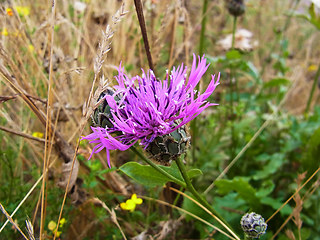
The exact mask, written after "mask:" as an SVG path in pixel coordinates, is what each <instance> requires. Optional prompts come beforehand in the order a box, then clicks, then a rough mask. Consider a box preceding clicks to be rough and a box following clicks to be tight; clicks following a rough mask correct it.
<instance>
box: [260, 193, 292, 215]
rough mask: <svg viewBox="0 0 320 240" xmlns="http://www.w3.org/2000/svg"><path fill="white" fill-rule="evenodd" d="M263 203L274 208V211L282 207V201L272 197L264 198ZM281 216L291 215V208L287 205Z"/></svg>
mask: <svg viewBox="0 0 320 240" xmlns="http://www.w3.org/2000/svg"><path fill="white" fill-rule="evenodd" d="M261 203H263V204H265V205H268V206H270V207H272V208H273V209H274V210H278V209H279V208H280V207H281V206H282V202H281V200H280V199H275V198H271V197H264V198H262V199H261ZM280 213H281V214H284V215H290V214H291V213H292V209H291V207H290V206H289V205H288V204H287V205H285V206H284V207H283V208H282V209H281V210H280Z"/></svg>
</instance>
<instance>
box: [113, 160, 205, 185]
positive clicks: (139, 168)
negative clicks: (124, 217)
mask: <svg viewBox="0 0 320 240" xmlns="http://www.w3.org/2000/svg"><path fill="white" fill-rule="evenodd" d="M160 168H162V169H163V170H165V171H166V172H167V173H169V174H170V175H172V176H174V177H176V178H177V179H179V180H181V181H184V180H183V178H182V175H181V173H180V171H179V169H178V167H177V164H176V163H175V162H173V163H172V164H171V166H170V167H165V166H160ZM119 169H120V171H122V172H123V173H124V174H126V175H127V176H129V177H130V178H132V179H134V180H135V181H137V182H139V183H140V184H143V185H145V186H147V187H155V186H163V185H165V184H166V183H167V182H169V181H170V179H169V178H167V177H165V176H164V175H162V174H161V173H159V172H158V171H157V170H155V169H154V168H153V167H151V166H149V165H141V164H139V163H136V162H128V163H126V164H124V165H122V166H121V167H120V168H119ZM201 174H202V172H201V170H200V169H190V170H189V171H188V176H189V177H190V178H194V177H197V176H199V175H201Z"/></svg>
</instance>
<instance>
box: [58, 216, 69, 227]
mask: <svg viewBox="0 0 320 240" xmlns="http://www.w3.org/2000/svg"><path fill="white" fill-rule="evenodd" d="M66 221H67V220H66V219H65V218H61V220H60V225H59V227H62V226H63V225H64V224H65V223H66Z"/></svg>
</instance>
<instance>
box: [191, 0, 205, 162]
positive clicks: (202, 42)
mask: <svg viewBox="0 0 320 240" xmlns="http://www.w3.org/2000/svg"><path fill="white" fill-rule="evenodd" d="M208 2H209V0H204V1H203V6H202V21H201V32H200V40H199V41H200V44H199V55H200V56H202V55H203V53H204V46H205V36H204V35H205V32H206V24H207V10H208ZM196 90H197V91H199V84H198V85H197V87H196ZM191 133H192V137H191V138H192V141H193V143H192V159H193V161H195V159H196V150H197V135H198V128H197V118H195V119H194V120H193V121H192V122H191Z"/></svg>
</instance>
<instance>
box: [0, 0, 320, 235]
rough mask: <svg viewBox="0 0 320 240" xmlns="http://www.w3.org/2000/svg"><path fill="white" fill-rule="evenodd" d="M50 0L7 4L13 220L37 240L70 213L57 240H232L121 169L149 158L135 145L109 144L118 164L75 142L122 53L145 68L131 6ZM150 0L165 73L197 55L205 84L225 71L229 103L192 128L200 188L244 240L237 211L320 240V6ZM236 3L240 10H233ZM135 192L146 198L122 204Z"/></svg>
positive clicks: (1, 167) (135, 69)
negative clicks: (130, 206)
mask: <svg viewBox="0 0 320 240" xmlns="http://www.w3.org/2000/svg"><path fill="white" fill-rule="evenodd" d="M54 3H55V5H54V7H52V2H51V1H41V0H35V1H30V0H22V1H1V5H0V6H1V15H0V18H1V21H0V29H1V36H0V55H1V58H0V59H1V60H0V72H1V76H0V79H1V85H0V86H1V87H0V103H1V107H0V116H1V118H0V130H1V131H0V203H1V204H2V205H3V207H4V208H5V209H6V211H7V212H8V213H9V214H11V213H12V212H13V211H15V210H16V209H17V206H18V205H19V204H20V203H22V206H21V207H19V209H18V211H17V212H16V214H15V215H14V216H13V217H12V219H13V221H14V222H15V224H16V226H19V227H20V228H21V230H22V231H24V232H26V229H25V221H26V220H27V219H28V218H29V219H30V222H31V223H32V224H33V228H34V235H35V237H36V238H39V237H40V236H39V232H40V229H41V233H42V235H41V239H54V231H55V229H56V226H55V225H54V224H56V225H57V222H58V219H63V218H64V219H65V221H62V222H61V221H60V224H59V225H60V227H59V230H58V234H57V238H56V239H58V238H60V239H61V240H68V239H123V238H124V236H126V238H127V239H228V238H227V237H226V236H224V235H222V234H220V233H218V232H217V231H215V230H214V229H213V228H212V227H211V226H209V225H207V224H205V223H203V222H201V221H199V220H197V219H195V218H193V217H191V216H190V215H188V214H184V213H182V212H181V211H178V210H176V209H175V208H173V207H172V206H177V207H179V208H183V209H185V210H186V211H188V212H190V213H193V214H195V215H196V216H198V217H199V218H201V219H203V220H206V221H208V222H209V223H211V224H216V222H215V221H214V220H213V218H212V217H211V216H210V215H208V214H207V213H205V212H204V211H203V210H202V209H200V208H199V207H198V206H196V205H195V204H194V203H192V202H191V201H190V200H188V199H187V198H184V197H183V196H181V195H177V194H176V193H175V192H172V191H170V190H168V186H169V185H168V184H167V188H164V187H163V186H144V184H141V182H139V181H137V180H138V179H131V178H128V176H126V175H125V174H124V173H123V172H121V171H119V170H118V167H120V166H121V165H123V164H124V163H126V162H128V161H139V158H138V157H137V156H135V155H134V154H133V153H132V152H130V151H126V152H117V151H114V152H112V154H111V158H112V162H113V166H115V167H113V168H111V169H109V168H108V166H107V163H106V155H105V153H103V152H101V153H100V154H98V155H95V156H94V157H93V159H91V160H90V161H87V159H88V157H89V156H90V153H91V150H92V147H93V146H92V145H90V144H88V143H87V142H81V143H80V145H78V144H77V143H78V139H79V138H80V137H81V136H83V135H87V134H89V133H90V120H88V118H87V117H86V113H88V111H87V112H86V111H83V109H89V110H90V106H91V105H90V101H87V99H88V96H89V95H90V93H91V94H93V92H94V90H95V89H99V84H101V83H98V82H99V79H100V77H101V76H102V75H103V76H104V77H105V78H106V79H108V81H109V84H110V86H112V84H113V82H114V78H113V76H114V75H116V74H117V71H116V69H117V67H118V66H119V64H120V62H121V61H122V65H123V66H124V67H125V70H126V72H127V74H128V75H129V76H135V75H137V74H141V68H143V69H148V67H149V64H148V60H147V56H146V53H145V49H144V41H143V39H142V35H141V29H140V25H139V21H138V18H137V14H136V9H135V5H134V2H133V1H121V0H118V1H116V0H104V1H102V0H86V1H72V0H67V1H54ZM142 3H143V11H144V18H145V23H146V28H147V33H148V40H149V44H150V50H151V55H152V59H153V63H154V71H155V73H156V75H157V77H158V78H159V79H163V78H164V77H165V74H166V69H171V68H172V66H177V65H180V64H181V63H184V64H185V65H187V66H190V65H191V61H192V54H193V53H195V54H198V55H203V54H205V56H206V58H207V59H208V61H209V62H210V67H209V70H208V71H207V74H206V75H205V77H204V78H203V81H202V82H201V84H200V91H201V90H203V89H205V88H206V86H207V84H208V83H209V81H210V79H211V78H210V74H218V73H219V72H220V73H221V80H220V82H221V84H220V85H219V87H218V88H217V90H216V91H215V92H214V94H213V95H212V96H211V97H210V101H212V102H215V103H219V106H217V107H214V108H208V109H206V110H205V111H204V112H203V113H202V114H201V115H200V116H199V117H198V118H197V120H196V121H195V122H193V123H191V126H190V132H191V134H192V136H193V138H192V144H191V145H192V147H191V148H190V150H189V151H188V153H187V155H186V163H187V166H189V167H190V168H191V166H192V167H193V168H198V169H200V170H201V171H202V175H201V176H198V177H197V178H195V179H194V180H193V183H194V185H195V186H196V188H197V189H198V190H199V191H200V192H204V194H205V196H206V198H207V199H208V201H209V202H210V203H211V204H212V206H213V207H214V208H215V209H216V210H217V211H218V212H219V213H220V214H221V216H223V218H224V219H225V220H226V221H227V222H228V223H229V224H230V225H231V226H232V227H233V229H234V230H235V231H236V233H237V234H238V235H239V236H242V235H243V233H242V230H241V228H240V224H239V222H240V219H241V216H242V215H243V214H244V213H246V212H248V211H254V212H257V213H259V214H261V215H262V216H263V217H264V218H265V219H266V220H267V221H268V229H267V234H266V235H264V236H262V237H261V239H273V238H276V239H313V240H315V239H320V208H319V205H320V203H319V199H320V191H319V188H318V187H319V184H320V180H319V177H320V175H319V173H318V170H319V167H320V164H319V162H320V161H319V159H320V157H319V156H320V107H319V105H318V103H319V96H320V95H319V86H320V78H319V64H320V47H319V43H320V32H319V30H320V3H319V1H316V0H314V1H308V0H300V1H299V0H282V1H276V0H269V1H264V0H260V1H255V0H247V1H236V0H227V1H218V0H210V1H209V0H203V1H194V0H179V1H167V0H162V1H160V0H144V1H142ZM237 4H240V5H241V4H243V9H242V10H244V11H242V12H241V14H239V16H235V15H237V14H234V13H233V14H230V8H231V7H237ZM228 7H229V9H228ZM52 11H54V12H55V14H54V16H55V17H54V18H53V15H52ZM231 12H232V11H231ZM107 25H109V26H110V28H107ZM106 28H107V30H106ZM102 32H105V36H104V37H103V34H102ZM106 33H107V36H106ZM108 34H109V35H108ZM99 42H100V43H101V42H102V43H103V42H104V43H105V45H104V47H105V49H106V51H105V53H103V54H102V55H101V52H100V50H101V48H99ZM99 54H100V58H99ZM97 59H100V62H102V61H103V64H102V67H101V70H100V69H97ZM50 66H51V68H50ZM93 79H97V81H96V84H95V85H94V86H93ZM97 85H98V86H97ZM91 88H92V89H93V90H92V89H91ZM89 99H90V98H89ZM84 103H86V105H85V106H84ZM47 106H48V107H47ZM49 123H50V124H51V126H52V129H54V131H52V132H51V131H49V128H48V127H47V128H46V126H49V125H50V124H49ZM82 130H83V131H82ZM46 133H47V134H46ZM45 136H47V138H48V142H47V143H46V144H45ZM76 146H78V148H76ZM75 149H76V150H77V151H76V153H77V154H76V161H75V164H74V166H73V168H74V171H73V174H72V176H71V181H70V184H69V187H68V191H67V192H68V195H67V196H66V198H65V193H66V189H67V181H68V178H69V174H70V169H71V167H72V164H71V163H72V156H73V153H74V150H75ZM70 156H71V157H70ZM78 163H79V164H78ZM44 172H45V174H44V175H43V173H44ZM43 176H44V179H45V181H44V182H43V183H44V184H42V181H41V180H42V177H43ZM33 187H34V188H33ZM171 187H175V186H174V185H173V184H171ZM30 189H31V191H30ZM180 190H181V189H180ZM134 193H136V194H137V195H138V197H139V198H142V199H144V200H143V203H142V204H139V205H137V206H136V208H135V209H134V210H133V211H126V210H123V209H121V208H120V207H119V204H120V203H122V202H125V201H126V200H127V199H129V198H130V197H131V195H132V194H134ZM295 193H296V194H295ZM146 197H148V199H147V198H146ZM291 197H292V199H291ZM64 199H66V201H65V204H64V206H63V207H62V205H63V203H64ZM288 199H289V201H287V200H288ZM161 201H162V202H161ZM163 202H166V203H167V204H168V205H166V206H165V205H164V204H163ZM41 206H43V207H41ZM41 209H42V210H41ZM62 209H63V211H62ZM278 210H279V213H277V212H276V211H278ZM60 213H62V215H61V217H59V214H60ZM274 213H277V214H275V215H273V214H274ZM6 220H7V218H6V216H5V215H1V216H0V227H1V230H0V239H23V237H22V235H21V234H20V233H19V232H18V231H17V230H16V228H15V227H13V225H12V224H10V223H9V224H8V225H6V227H2V226H4V223H5V222H6ZM50 224H51V225H50ZM217 226H219V225H217ZM121 231H122V232H121ZM58 235H59V236H58Z"/></svg>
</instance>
